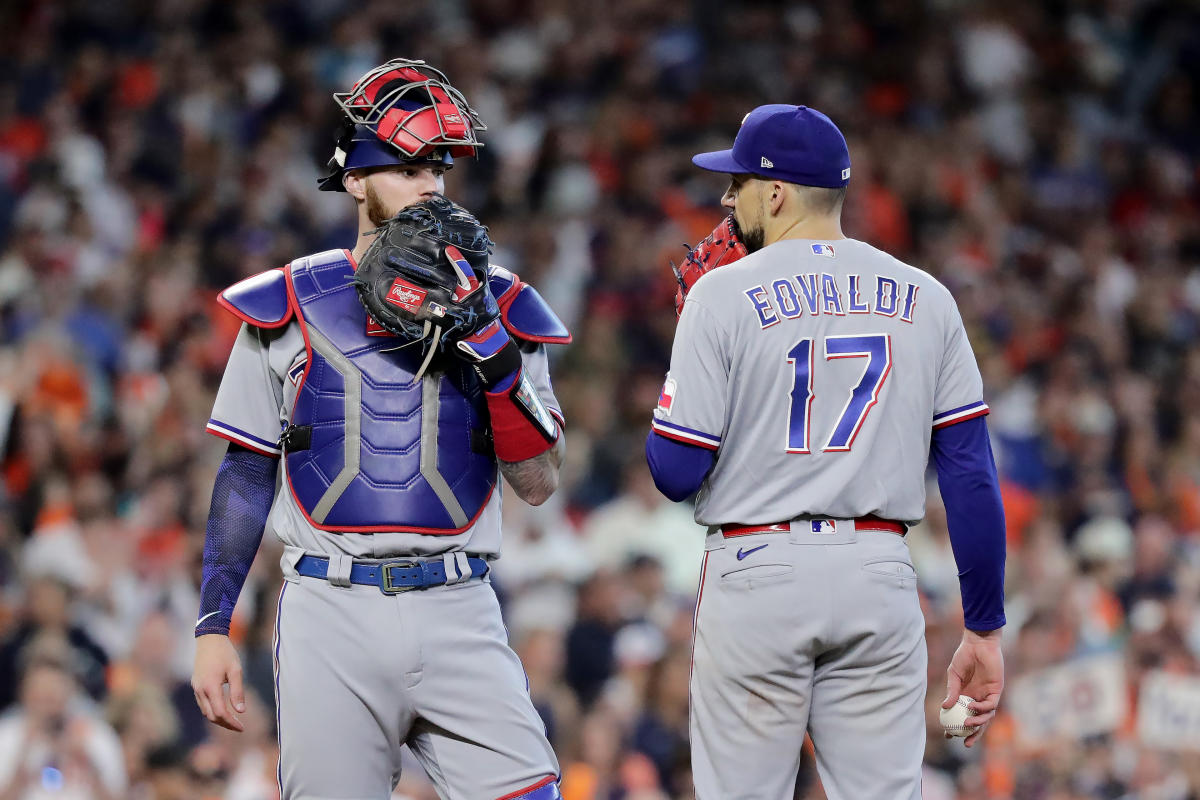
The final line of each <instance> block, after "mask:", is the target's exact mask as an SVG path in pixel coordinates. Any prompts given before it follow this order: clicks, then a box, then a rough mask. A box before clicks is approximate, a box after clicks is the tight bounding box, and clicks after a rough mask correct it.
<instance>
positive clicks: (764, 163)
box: [759, 156, 775, 169]
mask: <svg viewBox="0 0 1200 800" xmlns="http://www.w3.org/2000/svg"><path fill="white" fill-rule="evenodd" d="M759 166H760V167H762V168H764V169H774V168H775V165H774V164H772V163H771V159H769V158H767V157H766V156H763V157H762V163H761V164H759Z"/></svg>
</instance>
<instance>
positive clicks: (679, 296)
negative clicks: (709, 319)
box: [671, 214, 749, 316]
mask: <svg viewBox="0 0 1200 800" xmlns="http://www.w3.org/2000/svg"><path fill="white" fill-rule="evenodd" d="M684 246H685V247H686V245H684ZM747 253H749V251H748V250H747V249H746V245H745V244H743V243H742V238H741V231H739V230H738V224H737V222H736V221H735V220H734V218H733V214H730V215H729V216H727V217H726V218H725V219H723V220H721V224H720V225H718V226H717V227H716V228H714V229H713V232H712V233H710V234H709V235H708V236H706V237H705V238H704V239H703V240H702V241H701V242H700V244H698V245H696V246H695V247H693V248H691V249H690V250H688V254H687V258H685V259H684V261H683V266H681V267H677V266H675V265H674V264H671V269H672V271H674V273H675V279H676V280H677V281H679V289H678V290H677V291H676V292H675V314H676V316H678V315H679V314H682V313H683V301H684V299H686V298H687V293H688V292H689V291H691V289H692V287H693V286H695V285H696V281H698V280H700V276H701V275H703V274H704V273H706V272H711V271H712V270H714V269H716V268H717V267H723V266H725V265H726V264H732V263H733V262H734V261H737V260H738V259H739V258H741V257H743V256H745V255H746V254H747Z"/></svg>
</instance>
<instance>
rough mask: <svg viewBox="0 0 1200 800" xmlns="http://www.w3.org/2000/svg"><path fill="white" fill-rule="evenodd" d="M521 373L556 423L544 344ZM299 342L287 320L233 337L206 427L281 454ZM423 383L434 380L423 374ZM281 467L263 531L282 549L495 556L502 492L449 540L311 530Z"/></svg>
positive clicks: (528, 356)
mask: <svg viewBox="0 0 1200 800" xmlns="http://www.w3.org/2000/svg"><path fill="white" fill-rule="evenodd" d="M522 358H523V359H524V362H525V369H526V371H527V374H528V375H529V378H530V380H531V381H532V382H533V385H534V386H535V387H536V388H537V391H538V394H539V395H540V396H541V398H542V401H543V402H544V403H545V404H546V407H547V408H549V409H550V410H551V412H553V413H554V414H556V415H557V416H558V417H559V418H560V419H561V418H562V414H561V412H560V411H559V405H558V401H557V399H556V398H555V397H554V390H553V389H552V387H551V385H550V371H549V367H548V364H547V359H546V350H545V347H544V346H539V347H538V348H537V349H536V350H535V351H533V352H531V353H526V352H522ZM304 359H305V351H304V339H303V337H302V336H301V333H300V328H299V327H298V324H297V323H296V322H295V321H294V320H293V321H292V322H290V323H289V324H287V325H286V326H284V327H283V328H281V329H278V330H263V329H261V328H253V327H250V326H247V325H243V326H242V329H241V331H239V333H238V337H237V340H236V342H235V343H234V346H233V350H232V352H231V353H230V355H229V362H228V364H227V365H226V367H225V374H224V376H223V377H222V379H221V388H220V389H219V390H218V391H217V399H216V402H215V403H214V404H213V411H212V418H211V419H210V420H209V422H208V430H209V431H210V432H212V433H215V434H216V435H218V436H221V437H223V438H226V439H229V440H231V441H235V442H239V443H241V444H244V445H245V446H247V447H249V448H251V449H253V450H256V451H258V452H261V453H270V454H273V455H279V454H280V452H281V451H280V449H279V445H278V439H279V434H280V432H281V431H282V430H283V428H284V427H285V426H286V425H287V422H288V420H289V419H290V418H291V415H292V408H293V406H294V404H295V401H296V394H297V392H298V391H299V384H300V377H301V375H302V373H303V368H304ZM424 380H427V381H432V380H439V377H438V376H437V375H427V376H426V377H425V378H424ZM286 469H287V463H286V459H284V460H283V461H282V463H281V468H280V470H279V475H278V478H277V482H276V492H275V502H274V504H273V505H272V506H271V513H270V516H269V517H268V519H267V529H268V530H270V531H273V532H274V534H275V535H276V536H277V537H279V539H280V541H282V542H283V543H284V544H286V545H291V546H293V547H295V548H299V549H301V550H304V551H306V552H309V553H326V554H337V553H343V554H346V555H349V556H351V557H354V558H389V557H391V556H399V555H435V554H439V553H445V552H449V551H454V550H465V551H470V552H471V553H477V554H479V555H484V556H494V555H499V552H500V503H501V499H500V490H499V487H497V490H496V491H495V492H493V493H492V496H491V497H490V498H489V499H488V501H487V506H486V507H485V508H484V510H483V511H482V512H481V513H480V514H479V518H478V519H477V520H476V521H475V524H474V525H473V526H472V527H470V528H468V529H467V530H465V531H463V532H462V533H460V534H456V535H453V536H428V535H424V534H417V533H402V532H396V533H388V532H383V533H339V534H336V535H331V534H330V533H328V532H325V531H320V530H318V529H316V528H314V527H313V526H312V525H311V524H309V522H308V521H307V520H306V519H305V518H304V514H303V513H302V512H301V510H300V508H299V507H298V506H297V504H296V499H295V497H293V496H292V493H291V491H289V490H288V488H287V481H286V474H285V472H286Z"/></svg>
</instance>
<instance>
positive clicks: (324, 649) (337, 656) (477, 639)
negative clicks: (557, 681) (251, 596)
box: [276, 557, 558, 800]
mask: <svg viewBox="0 0 1200 800" xmlns="http://www.w3.org/2000/svg"><path fill="white" fill-rule="evenodd" d="M285 558H286V557H285ZM286 570H287V566H286V564H285V574H286ZM526 687H527V684H526V679H525V672H524V670H523V669H522V667H521V662H520V660H519V659H518V658H517V656H516V654H515V653H514V652H513V651H512V649H511V648H510V647H509V646H508V637H507V633H506V631H505V629H504V623H503V621H502V619H501V616H500V606H499V604H498V602H497V601H496V594H495V592H494V591H493V590H492V586H491V583H490V582H488V581H487V580H486V579H485V580H472V581H469V582H466V583H460V584H457V585H452V586H436V587H432V588H428V589H422V590H420V591H410V592H405V593H402V594H396V595H384V594H383V593H382V592H380V590H379V588H378V587H374V586H360V585H349V586H334V585H331V584H330V583H329V582H328V581H326V580H322V579H319V578H301V577H297V576H295V575H293V576H290V577H289V578H288V580H287V581H286V582H285V583H284V587H283V591H282V593H281V594H280V598H279V618H278V622H277V623H276V690H277V694H278V697H277V699H278V715H279V717H278V723H279V742H280V784H281V786H282V796H283V800H385V799H386V798H388V797H389V796H390V795H391V793H392V787H393V786H394V785H395V783H396V782H397V781H398V780H399V778H400V747H401V745H403V744H405V743H407V744H408V746H409V748H410V749H411V750H412V752H413V754H414V755H415V756H416V758H417V760H418V761H420V763H421V765H422V766H423V767H424V768H425V770H426V772H428V773H429V776H430V778H431V779H432V781H433V783H434V785H435V787H436V789H437V792H438V794H439V796H441V797H442V798H454V800H458V799H459V798H461V799H463V800H495V798H503V797H510V796H511V797H517V796H521V795H523V794H524V793H525V792H527V791H529V790H531V789H534V788H535V787H537V786H538V785H539V784H540V783H543V782H545V783H549V782H552V781H553V780H554V779H555V778H556V777H557V775H558V761H557V759H556V758H555V756H554V752H553V750H552V749H551V748H550V744H549V743H548V742H547V741H546V735H545V726H544V725H543V724H542V721H541V718H540V717H538V715H537V712H536V711H535V710H534V708H533V703H532V702H531V701H530V699H529V694H528V691H527V688H526ZM540 794H547V795H548V796H558V795H557V792H556V791H555V790H553V789H547V790H546V791H545V792H542V793H540ZM535 796H537V795H535Z"/></svg>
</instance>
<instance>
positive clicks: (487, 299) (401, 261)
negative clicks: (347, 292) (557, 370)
mask: <svg viewBox="0 0 1200 800" xmlns="http://www.w3.org/2000/svg"><path fill="white" fill-rule="evenodd" d="M491 246H492V241H491V239H490V238H488V234H487V228H486V227H485V226H484V225H482V224H481V223H480V222H479V220H477V219H476V218H475V217H474V216H473V215H472V214H471V212H469V211H467V210H466V209H465V208H463V207H462V206H459V205H456V204H454V203H452V202H450V201H449V200H448V199H446V198H445V197H443V196H442V195H440V194H439V195H434V196H433V198H431V199H430V200H427V201H425V202H422V203H416V204H415V205H411V206H408V207H407V208H405V209H403V210H402V211H401V212H400V213H399V214H397V215H396V216H394V217H392V218H391V219H390V220H388V221H387V222H385V223H384V224H383V226H382V227H380V228H379V229H377V231H376V235H375V241H373V242H372V243H371V246H370V247H369V248H368V249H367V252H366V253H365V254H363V257H362V259H361V260H360V261H359V264H358V268H357V269H356V270H355V271H354V284H355V287H356V288H357V290H358V298H359V300H360V301H361V302H362V304H363V306H364V307H365V308H366V309H367V313H368V314H370V315H371V317H372V318H373V319H374V320H375V321H376V322H378V323H379V325H380V326H381V327H383V328H384V329H385V330H387V331H389V332H390V333H393V334H395V335H396V336H399V337H400V338H401V339H404V340H405V341H406V344H405V345H404V346H409V345H411V346H413V347H415V348H419V350H418V352H419V353H420V355H421V357H422V362H421V367H420V369H418V370H417V372H416V376H415V377H416V378H418V379H419V378H420V377H421V376H422V375H423V374H424V373H425V370H426V369H427V368H428V366H429V363H430V361H432V360H433V357H434V355H435V354H436V353H438V352H448V353H451V354H453V355H455V356H457V357H458V358H461V359H464V360H466V361H467V362H468V363H470V364H471V365H472V366H473V367H475V368H476V371H477V372H478V373H480V375H481V377H482V378H483V380H484V383H485V384H487V383H488V379H489V377H491V375H492V373H494V372H495V371H496V370H497V369H503V368H505V367H507V369H505V371H504V373H503V374H501V375H499V376H496V377H497V378H499V377H503V375H507V374H509V373H511V372H512V371H513V370H515V369H516V368H517V367H519V366H520V365H521V356H520V353H519V352H518V350H517V346H516V344H515V343H513V342H511V340H509V339H508V334H507V332H506V331H504V329H503V327H501V326H500V324H499V322H498V318H499V317H500V307H499V305H497V303H496V298H495V297H494V296H493V295H492V292H491V289H490V288H489V287H488V281H487V268H488V255H489V253H490V252H491ZM484 334H486V335H484ZM481 335H483V341H482V342H480V347H479V348H474V347H473V343H474V342H475V340H477V339H479V338H480V336H481ZM463 344H466V346H465V347H464V346H462V345H463ZM506 344H507V346H506ZM485 367H486V369H485ZM485 373H486V374H485Z"/></svg>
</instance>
